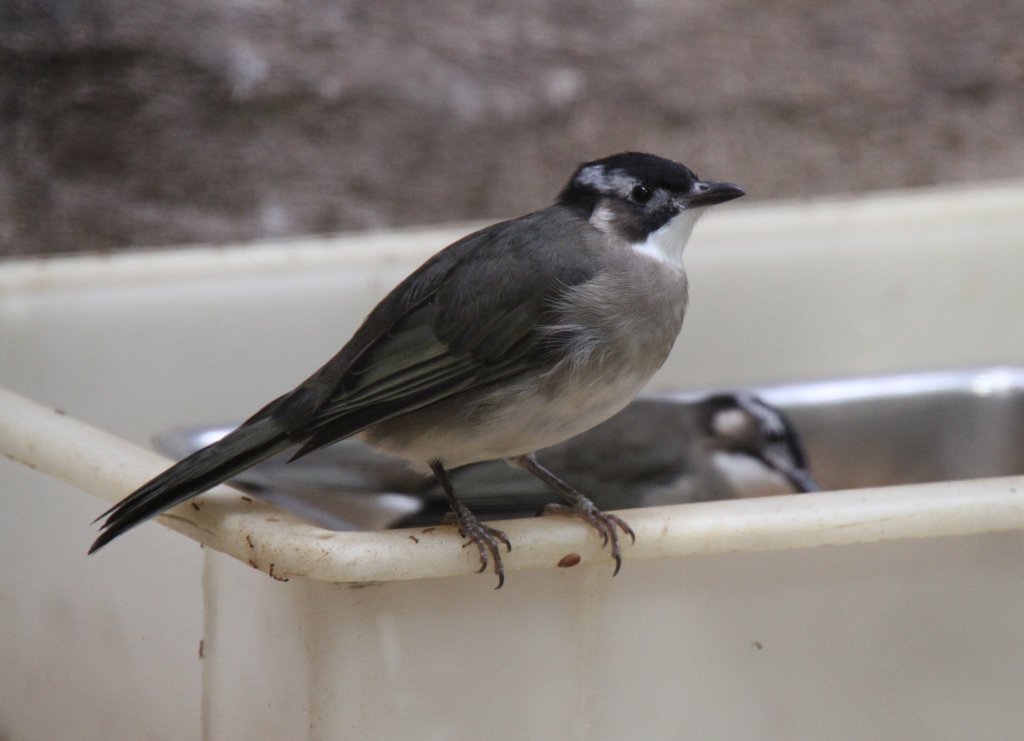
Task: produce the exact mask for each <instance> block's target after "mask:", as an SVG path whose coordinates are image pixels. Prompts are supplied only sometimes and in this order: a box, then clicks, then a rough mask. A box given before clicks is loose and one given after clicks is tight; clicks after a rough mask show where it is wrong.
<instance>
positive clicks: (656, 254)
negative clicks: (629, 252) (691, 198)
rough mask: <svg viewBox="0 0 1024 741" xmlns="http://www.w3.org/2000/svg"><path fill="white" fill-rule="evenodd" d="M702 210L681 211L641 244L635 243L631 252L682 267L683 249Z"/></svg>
mask: <svg viewBox="0 0 1024 741" xmlns="http://www.w3.org/2000/svg"><path fill="white" fill-rule="evenodd" d="M703 211H704V209H702V208H695V209H693V210H686V211H681V212H680V213H679V214H678V215H677V216H674V217H673V218H672V219H671V220H669V221H668V222H667V223H666V224H665V225H664V226H663V227H661V228H660V229H658V230H657V231H653V232H651V233H650V234H648V235H647V239H645V240H644V241H643V242H635V243H634V244H633V245H631V246H632V247H633V250H634V251H636V252H638V253H640V254H641V255H647V256H648V257H651V258H654V259H655V260H657V261H659V262H667V263H670V264H672V265H675V266H677V267H682V265H683V249H684V248H685V247H686V243H687V241H689V239H690V233H691V232H692V231H693V226H694V224H696V223H697V219H699V218H700V215H701V213H702V212H703Z"/></svg>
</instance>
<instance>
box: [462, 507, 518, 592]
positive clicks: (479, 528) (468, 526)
mask: <svg viewBox="0 0 1024 741" xmlns="http://www.w3.org/2000/svg"><path fill="white" fill-rule="evenodd" d="M459 534H460V535H461V536H462V537H464V538H466V539H467V541H466V542H465V543H463V545H462V547H463V548H465V547H467V546H468V545H469V544H470V543H475V544H476V547H477V550H479V551H480V568H479V569H477V570H476V573H478V574H482V573H483V572H484V571H485V570H486V569H487V566H488V564H490V563H491V562H492V561H493V563H494V573H495V574H496V575H497V577H498V586H496V587H495V589H501V587H502V586H503V585H504V584H505V565H504V564H503V563H502V561H501V551H500V550H499V548H498V543H499V542H500V543H504V544H505V547H506V548H507V549H508V551H509V552H510V553H511V552H512V543H511V542H509V539H508V536H507V535H505V533H503V532H502V531H501V530H496V529H495V528H493V527H488V526H487V525H483V524H481V523H480V522H477V521H476V519H475V518H474V519H473V521H472V522H466V523H464V524H461V525H459Z"/></svg>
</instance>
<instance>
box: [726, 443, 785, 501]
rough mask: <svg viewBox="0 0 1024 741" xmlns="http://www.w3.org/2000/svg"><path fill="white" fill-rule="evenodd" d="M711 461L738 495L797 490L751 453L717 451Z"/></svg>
mask: <svg viewBox="0 0 1024 741" xmlns="http://www.w3.org/2000/svg"><path fill="white" fill-rule="evenodd" d="M711 462H712V464H713V465H714V467H715V468H716V469H717V470H718V472H719V473H721V474H722V475H723V476H724V477H725V479H726V481H728V482H729V486H730V487H732V489H733V490H734V491H735V495H736V496H742V497H773V496H779V495H781V494H793V493H794V492H795V491H796V490H795V489H794V488H793V485H792V484H791V483H790V482H789V481H788V480H787V479H786V477H785V476H783V475H782V474H780V473H779V472H778V471H775V470H773V469H771V468H769V467H768V466H766V465H765V464H764V463H762V462H761V461H759V460H757V459H756V458H751V457H750V456H749V455H743V454H742V453H725V452H717V453H712V454H711Z"/></svg>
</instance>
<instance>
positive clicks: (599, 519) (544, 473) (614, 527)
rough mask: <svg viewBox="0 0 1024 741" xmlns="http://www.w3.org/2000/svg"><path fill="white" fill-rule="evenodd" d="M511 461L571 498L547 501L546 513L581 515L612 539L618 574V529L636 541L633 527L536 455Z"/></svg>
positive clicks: (620, 559)
mask: <svg viewBox="0 0 1024 741" xmlns="http://www.w3.org/2000/svg"><path fill="white" fill-rule="evenodd" d="M508 462H509V463H511V464H512V465H514V466H519V467H520V468H522V469H523V470H524V471H529V472H530V473H532V474H533V475H534V476H536V477H537V478H539V479H540V480H541V481H543V482H544V483H545V484H547V485H548V486H549V487H550V488H551V489H552V491H554V492H555V493H556V494H557V495H558V496H560V497H561V498H562V499H564V500H565V501H566V502H567V505H566V504H549V505H547V506H546V507H545V508H544V513H545V514H561V515H573V516H576V517H580V518H582V519H584V520H586V521H587V522H588V523H590V524H591V525H592V526H593V527H594V529H596V530H597V532H598V533H600V534H601V538H602V539H603V541H604V543H603V545H608V542H609V541H611V544H612V558H614V559H615V572H614V573H613V574H612V576H614V575H615V574H618V573H619V569H620V568H621V567H622V547H621V545H620V544H619V533H618V531H619V530H621V531H622V532H624V533H626V535H628V536H629V537H630V539H631V540H632V541H633V542H634V543H636V535H635V534H634V533H633V529H632V528H631V527H630V526H629V525H627V524H626V522H625V521H624V520H622V519H621V518H619V517H616V516H615V515H612V514H608V513H606V512H602V511H601V510H599V509H598V508H597V507H596V506H595V505H594V503H593V502H591V501H590V500H589V499H588V498H587V497H585V496H584V495H583V494H581V493H580V492H578V491H576V489H574V488H573V487H572V486H570V485H569V484H567V483H566V482H565V481H563V480H562V479H560V478H558V476H556V475H555V474H553V473H551V471H549V470H548V469H546V468H545V467H544V466H542V465H541V464H540V462H539V461H538V460H537V458H536V457H535V456H534V455H532V454H531V455H521V456H518V457H516V458H509V459H508Z"/></svg>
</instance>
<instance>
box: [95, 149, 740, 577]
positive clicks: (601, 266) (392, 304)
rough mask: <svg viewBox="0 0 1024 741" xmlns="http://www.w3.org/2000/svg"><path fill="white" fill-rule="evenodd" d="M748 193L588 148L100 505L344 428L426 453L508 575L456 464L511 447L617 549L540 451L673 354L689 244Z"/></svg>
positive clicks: (135, 512) (167, 494) (499, 542)
mask: <svg viewBox="0 0 1024 741" xmlns="http://www.w3.org/2000/svg"><path fill="white" fill-rule="evenodd" d="M743 195H744V191H743V190H742V189H741V188H740V187H739V186H737V185H734V184H732V183H728V182H722V181H711V180H701V179H700V178H698V177H697V175H696V174H695V173H694V172H693V170H691V169H690V168H688V167H686V166H685V165H683V164H680V163H678V162H675V161H673V160H670V159H666V158H663V157H659V156H656V155H652V154H646V153H640V152H623V153H619V154H614V155H611V156H609V157H604V158H602V159H598V160H592V161H589V162H584V163H582V164H581V165H579V166H578V167H577V168H576V170H575V171H574V172H573V174H572V176H571V178H570V179H569V181H568V183H567V184H566V185H565V186H564V187H563V188H562V190H561V191H560V192H559V194H558V196H557V198H556V199H555V202H554V203H553V204H552V205H550V206H548V207H547V208H543V209H541V210H538V211H534V212H532V213H529V214H526V215H524V216H520V217H517V218H513V219H510V220H508V221H502V222H499V223H497V224H493V225H491V226H488V227H485V228H483V229H481V230H479V231H476V232H474V233H472V234H469V235H467V236H466V237H463V238H462V239H459V240H457V241H456V242H454V243H452V244H451V245H449V246H447V247H445V248H444V249H442V250H441V251H440V252H438V253H437V254H435V255H434V256H433V257H431V258H429V259H428V260H427V261H426V262H425V263H423V265H421V266H420V267H419V268H418V269H416V270H415V271H414V272H413V273H412V274H410V275H409V276H408V277H407V278H405V279H404V280H403V281H401V282H400V283H399V284H398V285H397V286H396V287H395V288H394V289H392V291H391V292H390V293H388V294H387V295H386V296H385V297H384V298H383V299H382V300H381V301H380V303H378V304H377V305H376V307H374V308H373V309H372V310H371V311H370V313H369V315H368V316H367V317H366V319H365V320H364V321H363V323H362V324H361V325H360V327H359V328H358V329H357V330H356V331H355V333H354V334H353V335H352V337H351V339H349V341H348V342H347V343H345V345H344V346H343V347H342V348H341V350H339V351H338V352H337V354H335V355H334V356H333V357H332V358H331V359H329V360H328V361H327V362H326V363H325V364H324V365H323V366H322V367H320V368H319V369H318V370H317V371H315V372H314V373H313V374H312V375H310V376H309V377H308V378H306V379H305V380H304V381H302V382H301V383H300V384H299V385H298V386H296V387H295V388H294V389H293V390H291V391H289V392H287V393H285V394H283V395H281V396H279V397H277V398H276V399H274V400H272V401H270V402H269V403H267V404H266V405H265V406H263V407H262V408H261V409H259V410H258V411H257V412H256V413H255V414H253V415H252V416H250V417H249V418H248V419H247V420H245V421H244V422H243V423H242V424H241V425H240V426H239V427H238V428H237V429H235V430H233V431H232V432H231V433H229V434H228V435H226V436H225V437H224V438H222V439H221V440H219V441H217V442H215V443H213V444H211V445H209V446H207V447H205V448H203V449H201V450H199V451H197V452H195V453H193V454H192V455H190V456H188V457H186V458H184V459H183V460H181V461H179V462H178V463H176V464H174V465H172V466H171V467H170V468H168V469H167V470H166V471H164V472H163V473H161V474H159V475H158V476H156V477H155V478H153V479H152V480H150V481H148V482H146V483H144V484H143V485H142V486H140V487H139V488H138V489H136V490H135V491H134V492H132V493H131V494H129V495H128V496H127V497H125V498H124V499H123V500H121V501H120V502H118V503H117V504H115V505H114V506H113V507H111V508H110V509H109V510H107V511H106V512H104V513H102V514H101V515H100V516H99V518H97V521H98V520H100V519H103V520H104V521H103V524H102V525H101V528H100V530H101V531H100V533H99V535H98V536H97V538H96V539H95V541H94V542H93V544H92V546H91V547H90V549H89V553H94V552H96V551H97V550H98V549H100V548H102V547H103V546H105V545H106V544H107V543H109V542H110V541H111V540H113V539H114V538H116V537H118V536H119V535H121V534H123V533H124V532H126V531H128V530H130V529H132V528H133V527H135V526H137V525H139V524H140V523H142V522H145V521H147V520H149V519H151V518H152V517H155V516H156V515H158V514H160V513H161V512H163V511H164V510H166V509H168V508H170V507H173V506H175V505H177V504H179V503H181V502H184V501H187V500H188V499H191V498H192V497H195V496H197V495H199V494H201V493H203V492H204V491H206V490H207V489H209V488H211V487H213V486H215V485H217V484H219V483H221V482H223V481H226V480H228V479H229V478H231V477H232V476H235V475H237V474H238V473H240V472H241V471H244V470H245V469H247V468H249V467H251V466H253V465H255V464H256V463H259V462H260V461H262V460H264V459H266V458H268V457H269V456H271V455H274V454H275V453H278V452H280V451H282V450H286V449H289V448H295V449H296V451H295V453H294V455H293V459H297V458H301V457H302V456H303V455H306V454H307V453H310V452H312V451H314V450H316V449H318V448H321V447H323V446H325V445H328V444H330V443H333V442H335V441H337V440H341V439H344V438H348V437H353V436H354V437H357V438H358V439H361V440H363V441H365V442H367V443H369V444H370V445H372V446H374V447H376V448H379V449H381V450H383V451H384V452H387V453H391V454H393V455H397V456H399V457H401V458H403V459H405V460H407V461H409V462H410V463H411V464H412V465H414V466H418V467H420V468H421V469H423V470H424V471H427V470H429V471H430V472H431V473H432V474H433V475H434V477H435V478H436V479H437V481H438V483H439V485H440V486H441V487H442V489H443V490H444V492H445V496H446V499H447V501H448V504H449V506H450V508H451V512H452V518H453V519H454V521H455V523H456V524H457V526H458V530H459V532H460V534H461V535H462V536H463V537H464V538H466V540H467V545H468V544H474V545H475V546H476V548H477V551H478V554H479V560H480V568H479V570H478V571H479V572H483V571H485V570H486V569H487V568H488V565H489V564H490V566H491V567H492V569H493V572H494V574H495V575H496V576H497V580H498V584H497V587H496V588H501V586H502V585H503V584H504V579H505V575H504V565H503V562H502V557H501V546H504V547H505V549H506V551H511V548H512V544H511V542H510V541H509V539H508V537H507V536H506V535H505V533H503V532H502V531H500V530H498V529H496V528H493V527H490V526H489V525H485V524H483V523H482V522H480V520H479V519H478V518H477V517H476V516H475V515H474V514H473V512H472V511H471V510H470V509H469V508H468V507H467V506H466V505H465V504H464V503H463V502H462V501H460V499H459V497H458V496H457V494H456V492H455V490H454V487H453V485H452V483H451V481H450V479H449V476H448V473H447V471H448V470H449V469H454V468H458V467H460V466H464V465H467V464H469V463H475V462H479V461H485V460H500V459H503V460H505V461H507V462H509V463H511V464H512V465H514V466H518V467H520V468H522V469H524V470H525V471H527V472H528V473H530V474H532V475H534V476H536V477H537V478H538V479H540V480H541V481H543V482H544V483H545V484H546V485H547V486H548V487H549V488H550V489H551V490H552V491H553V492H554V493H555V494H556V495H557V496H558V497H559V498H560V499H561V500H562V502H563V503H562V504H559V505H552V506H549V508H548V511H549V512H552V513H559V514H569V515H573V516H576V517H579V518H581V519H583V520H584V521H585V522H587V523H589V524H590V526H591V527H593V528H594V529H595V530H597V532H598V534H599V535H600V537H601V538H602V544H603V546H605V547H607V546H608V545H609V544H610V546H611V554H612V557H613V559H614V561H615V570H614V572H613V574H617V573H618V572H619V570H620V568H621V565H622V550H621V544H620V538H619V531H621V532H622V533H623V534H624V535H628V536H629V537H630V538H631V540H632V541H634V542H635V534H634V533H633V531H632V529H631V528H630V527H629V525H628V524H627V523H626V522H624V521H623V520H622V519H621V518H619V517H617V516H615V515H612V514H609V513H605V512H602V511H601V510H599V509H598V508H597V507H596V506H595V505H594V504H593V503H592V502H591V501H590V500H589V499H587V497H586V496H585V495H584V494H583V493H581V492H579V491H577V490H576V489H574V488H573V487H571V486H570V485H568V484H567V483H566V482H564V481H563V480H562V479H561V478H559V477H558V476H557V475H556V474H555V473H553V472H552V471H550V470H548V469H547V468H546V467H544V466H543V465H542V464H541V463H539V461H538V460H537V457H536V456H535V452H536V451H537V450H539V449H542V448H545V447H549V446H551V445H554V444H556V443H558V442H561V441H563V440H566V439H568V438H570V437H573V436H574V435H576V434H579V433H580V432H583V431H584V430H587V429H589V428H591V427H593V426H595V425H597V424H599V423H600V422H602V421H604V420H605V419H607V418H609V417H611V416H612V415H613V414H615V413H616V412H618V411H619V410H621V409H622V408H624V407H625V406H626V404H628V403H629V401H631V400H632V399H633V398H634V397H635V396H636V395H637V394H638V393H639V392H640V390H641V389H642V388H643V386H644V385H645V384H646V382H647V381H648V380H649V379H650V378H651V376H652V375H653V374H654V373H655V371H657V370H658V368H660V367H661V365H662V364H663V363H664V362H665V360H666V358H667V357H668V354H669V351H670V350H671V349H672V346H673V344H674V343H675V340H676V337H677V336H678V334H679V331H680V329H681V328H682V324H683V317H684V314H685V311H686V306H687V301H688V290H687V279H686V272H685V270H684V268H683V251H684V248H685V246H686V243H687V241H688V240H689V237H690V234H691V232H692V230H693V227H694V225H695V223H696V221H697V219H698V218H699V217H700V215H701V214H702V213H704V212H705V211H706V209H707V207H709V206H713V205H716V204H720V203H725V202H727V201H731V200H733V199H735V198H739V197H740V196H743Z"/></svg>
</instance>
